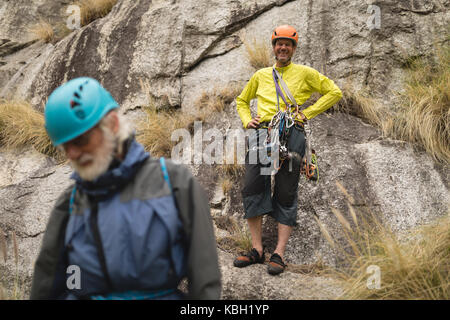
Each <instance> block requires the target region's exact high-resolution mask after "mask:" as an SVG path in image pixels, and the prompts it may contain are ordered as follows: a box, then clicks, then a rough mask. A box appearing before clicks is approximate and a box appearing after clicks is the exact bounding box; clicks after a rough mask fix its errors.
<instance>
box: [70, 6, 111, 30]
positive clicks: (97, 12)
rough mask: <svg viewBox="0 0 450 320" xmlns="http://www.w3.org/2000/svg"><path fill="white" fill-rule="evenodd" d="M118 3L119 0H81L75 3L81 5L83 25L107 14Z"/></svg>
mask: <svg viewBox="0 0 450 320" xmlns="http://www.w3.org/2000/svg"><path fill="white" fill-rule="evenodd" d="M116 3H117V0H80V1H77V2H75V3H74V4H75V5H78V6H79V7H80V9H81V26H85V25H88V24H89V23H91V22H92V21H94V20H96V19H99V18H103V17H104V16H106V15H107V14H108V13H109V12H110V11H111V9H112V8H113V7H114V5H115V4H116Z"/></svg>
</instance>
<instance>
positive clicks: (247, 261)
mask: <svg viewBox="0 0 450 320" xmlns="http://www.w3.org/2000/svg"><path fill="white" fill-rule="evenodd" d="M264 260H265V258H264V249H263V253H262V256H260V255H259V253H258V250H256V249H255V248H253V249H252V250H250V251H249V252H247V253H246V254H244V255H241V256H239V257H237V258H236V259H235V260H234V263H233V264H234V266H235V267H238V268H243V267H246V266H249V265H251V264H255V263H264Z"/></svg>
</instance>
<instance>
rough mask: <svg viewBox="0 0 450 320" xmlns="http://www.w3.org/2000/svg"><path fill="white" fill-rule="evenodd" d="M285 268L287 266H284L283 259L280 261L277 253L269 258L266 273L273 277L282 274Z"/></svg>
mask: <svg viewBox="0 0 450 320" xmlns="http://www.w3.org/2000/svg"><path fill="white" fill-rule="evenodd" d="M286 266H287V265H286V264H284V262H283V259H281V257H280V256H279V255H278V254H277V253H274V254H272V256H271V257H270V261H269V265H268V267H267V272H269V274H271V275H273V276H274V275H277V274H280V273H282V272H283V271H284V269H285V268H286Z"/></svg>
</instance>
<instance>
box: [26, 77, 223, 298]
mask: <svg viewBox="0 0 450 320" xmlns="http://www.w3.org/2000/svg"><path fill="white" fill-rule="evenodd" d="M118 107H119V106H118V104H117V103H116V101H114V99H113V98H112V96H111V95H110V94H109V92H107V91H106V90H105V89H104V88H103V87H102V86H101V85H100V84H99V83H98V82H97V81H96V80H94V79H91V78H77V79H74V80H71V81H69V82H67V83H66V84H64V85H62V86H60V87H59V88H57V89H56V90H55V91H54V92H53V93H52V94H51V95H50V97H49V99H48V102H47V104H46V108H45V126H46V130H47V132H48V135H49V136H50V139H51V140H52V142H53V144H54V145H55V146H57V147H59V148H61V149H62V150H63V152H64V153H65V154H66V156H67V158H68V159H69V161H70V163H71V165H72V166H73V168H74V170H75V172H74V173H73V175H72V178H73V179H74V180H75V184H74V185H73V186H71V187H70V188H68V189H67V190H65V191H64V192H63V193H62V195H61V196H60V198H59V199H58V200H57V202H56V205H55V207H54V209H53V211H52V213H51V215H50V219H49V221H48V225H47V229H46V232H45V235H44V239H43V243H42V247H41V250H40V253H39V256H38V259H37V261H36V264H35V269H34V274H33V282H32V288H31V299H182V298H186V297H187V298H189V299H219V297H220V290H221V285H220V271H219V267H218V259H217V251H216V242H215V237H214V231H213V227H212V221H211V216H210V211H209V205H208V201H207V196H206V194H205V192H204V190H203V188H202V187H201V186H200V185H199V184H198V182H197V181H196V180H195V178H194V177H193V176H192V175H191V173H190V172H189V171H188V169H187V168H185V167H183V166H178V165H175V164H173V163H172V162H171V161H167V162H166V161H165V160H164V159H163V158H161V159H153V158H151V157H150V155H149V154H148V153H147V152H145V151H144V148H143V147H142V145H140V144H139V143H138V142H136V140H135V139H134V134H133V131H132V130H131V129H130V126H129V125H127V122H126V121H125V119H124V118H123V117H122V116H121V115H119V113H118V112H117V110H118ZM70 270H75V271H78V274H77V275H76V276H78V277H79V279H78V282H77V281H74V282H73V283H71V278H70V277H71V276H72V275H73V274H72V272H70ZM184 278H187V282H188V293H187V296H186V295H185V294H183V293H181V291H180V290H178V287H179V285H180V282H181V281H182V279H184Z"/></svg>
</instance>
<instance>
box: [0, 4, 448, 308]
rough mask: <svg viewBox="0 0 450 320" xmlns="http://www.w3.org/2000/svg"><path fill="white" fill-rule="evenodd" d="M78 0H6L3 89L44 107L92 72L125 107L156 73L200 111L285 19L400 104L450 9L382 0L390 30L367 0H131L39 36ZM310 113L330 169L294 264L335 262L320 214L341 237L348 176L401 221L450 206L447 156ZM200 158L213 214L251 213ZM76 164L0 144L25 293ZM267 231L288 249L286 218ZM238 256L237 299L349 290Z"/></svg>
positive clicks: (300, 57)
mask: <svg viewBox="0 0 450 320" xmlns="http://www.w3.org/2000/svg"><path fill="white" fill-rule="evenodd" d="M70 2H71V1H40V0H39V1H37V0H33V1H6V0H2V1H0V39H1V40H0V97H5V98H13V97H19V98H21V99H29V100H31V101H32V104H33V105H34V106H35V107H36V108H38V109H41V110H42V108H43V107H42V106H43V104H44V103H45V100H46V97H47V96H48V95H49V94H50V93H51V92H52V91H53V90H54V89H55V88H56V87H57V86H59V85H60V84H62V83H63V82H65V81H67V80H69V79H71V78H74V77H78V76H91V77H95V78H97V79H99V80H100V81H101V82H102V83H103V85H104V86H105V87H106V88H108V90H109V91H111V93H112V95H113V96H114V98H115V99H116V100H117V101H118V102H119V103H120V104H121V105H122V109H123V110H129V109H132V108H135V107H138V106H142V105H146V104H148V103H149V101H148V99H147V95H146V93H145V92H143V91H142V89H141V86H140V81H141V80H142V81H148V83H149V85H150V88H151V92H150V95H151V96H153V98H154V99H155V100H156V102H157V103H158V104H161V105H162V106H165V107H167V106H170V107H173V108H175V107H181V109H182V110H183V111H194V110H195V102H196V99H197V98H198V97H199V95H200V94H201V93H202V92H203V91H208V90H214V89H215V88H221V87H223V86H226V85H229V84H233V83H237V84H239V85H243V84H245V82H246V81H247V80H248V79H249V78H250V76H251V75H252V73H253V72H254V70H253V69H252V68H251V67H250V65H249V63H248V61H247V58H246V53H245V48H244V46H243V44H242V40H241V38H242V37H244V35H247V36H250V37H253V36H254V37H255V38H257V39H261V40H263V41H269V39H270V34H271V32H272V30H273V29H274V27H275V26H277V25H280V24H285V23H286V24H291V25H293V26H294V27H296V28H297V30H298V32H299V35H300V41H299V47H298V49H297V51H296V54H295V56H294V62H296V63H301V64H305V65H309V66H312V67H314V68H316V69H318V70H319V71H321V72H322V73H324V74H326V75H327V76H329V77H330V78H332V79H333V80H335V81H336V82H337V84H338V85H339V86H341V87H342V86H344V85H348V84H349V85H350V86H352V87H353V88H354V89H355V90H357V89H360V88H362V87H368V88H369V89H370V90H371V92H372V93H373V94H374V95H375V96H378V97H380V98H381V99H383V100H384V101H386V102H387V103H386V107H389V106H390V104H389V102H390V101H391V100H392V99H393V94H392V91H390V90H393V91H395V90H400V89H401V85H402V82H401V80H402V77H403V69H402V64H403V63H404V61H405V59H407V58H408V57H410V56H411V55H414V56H421V55H426V54H427V53H428V52H429V51H430V50H431V48H432V44H433V42H434V41H435V40H436V41H438V42H439V41H441V42H442V41H443V39H444V38H445V32H444V31H445V28H446V26H447V25H448V22H449V21H450V10H448V9H449V6H450V3H449V1H428V2H420V1H387V0H386V1H377V2H376V5H377V6H378V7H379V8H380V10H381V11H380V13H381V16H380V19H381V20H380V22H381V23H380V28H379V29H378V28H372V29H371V28H370V27H369V26H368V21H372V20H370V19H371V15H372V14H373V12H368V6H369V5H368V4H367V3H365V2H361V1H350V0H344V1H312V0H308V1H289V0H252V1H234V0H224V1H220V0H214V1H198V0H197V1H194V0H181V1H163V0H156V1H150V0H137V1H132V0H119V1H118V3H117V5H116V6H115V7H114V8H113V10H112V11H111V12H110V13H109V14H108V15H107V16H106V17H104V18H102V19H99V20H96V21H94V22H92V23H91V24H89V25H87V26H85V27H83V28H81V29H80V30H77V31H74V32H72V33H71V34H70V35H68V36H67V37H65V38H64V39H62V40H61V41H59V42H58V43H55V44H43V43H42V42H30V39H28V38H27V32H26V28H28V27H29V26H30V24H31V22H32V21H33V18H35V17H36V18H37V17H38V16H40V15H43V16H44V17H46V18H48V19H49V20H50V21H55V23H57V22H58V21H61V19H63V17H64V11H65V8H66V7H67V5H68V4H69V3H70ZM19 13H20V14H19ZM24 17H27V18H26V19H25V18H24ZM24 20H27V21H24ZM33 23H34V21H33ZM255 107H256V105H255V104H253V105H252V108H253V109H254V108H255ZM209 120H210V121H211V123H214V125H215V126H217V127H218V128H219V129H220V130H222V131H223V132H224V133H225V131H226V129H229V128H241V127H242V125H241V122H240V119H239V117H238V116H237V113H236V111H235V105H234V104H232V106H229V107H228V109H227V110H226V112H225V113H224V114H218V115H217V117H216V118H214V119H209ZM311 125H312V129H313V135H312V137H311V142H312V146H313V147H314V148H315V149H316V151H317V153H318V159H319V167H320V180H319V182H318V183H312V182H308V181H306V180H304V179H301V181H300V185H299V211H298V216H297V219H298V226H297V227H295V228H294V231H293V234H292V236H291V238H290V240H289V243H288V247H287V251H286V260H287V262H288V263H290V264H299V265H302V264H313V263H315V262H317V261H318V260H323V261H324V262H326V263H328V264H331V265H333V264H335V263H336V261H337V259H338V257H336V254H335V252H334V251H333V250H332V248H331V247H330V246H329V245H328V243H327V242H326V240H325V239H324V238H323V236H322V235H321V233H320V230H319V228H318V226H317V223H316V222H315V220H314V219H313V215H314V214H316V215H317V216H318V218H319V219H320V221H322V223H323V224H324V225H325V226H326V227H327V228H328V229H329V231H330V233H331V234H332V235H333V236H336V237H339V235H340V230H341V226H340V225H339V223H338V222H337V220H336V218H335V217H334V216H333V214H332V212H331V209H330V208H331V207H335V208H338V209H340V210H341V211H342V212H343V213H344V216H345V217H346V218H347V219H348V220H351V219H350V218H349V216H348V213H347V207H346V198H345V196H344V195H343V194H342V193H341V192H340V191H339V190H338V189H337V188H336V184H335V182H336V181H340V182H341V183H342V184H343V185H344V187H345V188H346V189H347V190H348V193H349V194H351V195H352V196H353V197H354V198H355V205H356V206H357V207H361V208H367V209H370V210H373V211H374V212H375V213H376V215H377V216H378V217H379V218H380V219H381V220H382V221H383V222H384V223H385V224H386V225H389V226H390V227H391V228H393V229H394V230H395V231H397V232H402V231H404V230H407V229H409V228H411V227H414V226H417V225H420V224H423V223H427V222H428V221H431V220H433V219H435V218H436V217H439V216H442V215H444V214H446V213H447V212H448V202H449V194H448V186H449V181H450V178H449V175H448V172H449V170H448V169H449V168H448V166H444V167H442V166H441V167H439V166H438V165H436V164H434V163H433V162H432V160H431V158H430V157H428V156H427V155H426V154H425V153H424V152H422V151H419V150H414V149H413V148H412V147H411V146H410V145H408V144H404V143H401V142H398V141H388V140H384V139H383V138H382V137H381V136H380V133H379V132H378V131H377V130H376V129H375V128H373V127H371V126H369V125H367V124H365V123H363V122H362V121H361V120H359V119H357V118H355V117H351V116H345V115H342V114H322V115H320V116H319V117H317V118H316V119H314V121H311ZM192 168H193V172H194V173H195V175H196V176H197V177H198V179H199V181H200V182H201V183H202V184H203V185H204V186H205V188H207V193H208V196H209V197H210V199H212V203H213V205H214V206H215V207H216V208H214V215H215V216H227V215H228V216H234V217H235V218H239V221H240V222H241V223H242V225H245V221H243V220H242V219H240V218H241V217H242V215H243V209H242V199H241V198H240V190H239V185H238V184H236V185H235V186H234V190H233V192H232V193H231V195H229V196H224V195H223V194H221V192H220V186H218V185H217V180H216V178H217V173H215V172H214V168H212V167H211V166H208V168H206V165H198V166H192ZM70 171H71V170H70V168H69V167H68V166H56V165H55V164H54V163H53V162H52V161H51V160H49V159H47V158H45V157H43V156H41V155H38V154H36V153H35V152H33V151H22V152H7V151H1V152H0V228H1V229H2V231H3V232H4V234H5V236H6V237H7V247H8V257H9V258H8V261H7V263H6V264H4V263H0V274H1V275H6V276H4V279H5V281H3V282H4V283H6V285H7V286H8V287H11V286H12V285H13V282H14V277H15V270H16V269H15V265H14V262H13V258H12V257H13V256H14V253H13V245H12V236H11V234H12V233H11V232H12V231H14V232H15V233H16V235H17V239H18V247H19V261H20V265H19V268H18V270H19V275H20V276H21V278H23V279H24V280H25V292H26V291H27V290H28V289H29V288H28V286H29V283H30V278H31V274H32V267H33V263H34V260H35V259H36V256H37V253H38V250H39V246H40V242H41V240H42V234H43V232H44V230H45V225H46V223H47V219H48V215H49V212H50V209H51V207H52V205H53V203H54V202H55V200H56V198H57V196H58V195H59V192H60V191H61V190H63V189H64V188H65V187H67V186H68V185H69V184H70V180H69V179H68V177H69V174H70ZM216 190H218V191H217V192H215V191H216ZM214 195H216V197H215V198H214ZM224 197H225V199H224ZM216 230H217V232H216V233H217V234H225V235H226V234H227V233H226V232H225V231H224V230H221V229H220V228H219V229H217V227H216ZM264 243H265V244H266V245H267V247H268V249H269V251H270V250H273V249H274V247H275V243H276V224H275V223H274V221H273V220H271V219H270V218H268V219H266V220H265V223H264ZM232 260H233V257H232V256H231V255H230V254H229V253H226V252H222V251H220V262H221V268H222V274H223V280H224V289H223V298H225V299H303V298H311V299H326V298H333V297H336V296H338V295H339V294H340V292H341V291H340V289H339V286H337V285H335V283H334V282H333V281H332V280H330V279H326V278H321V277H311V276H305V275H299V274H297V273H293V272H286V273H284V274H283V275H282V276H281V277H276V278H273V277H270V276H269V275H267V273H266V269H265V266H260V265H258V266H252V267H249V268H246V269H245V271H242V270H240V269H236V268H234V267H232ZM237 279H239V280H237Z"/></svg>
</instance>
